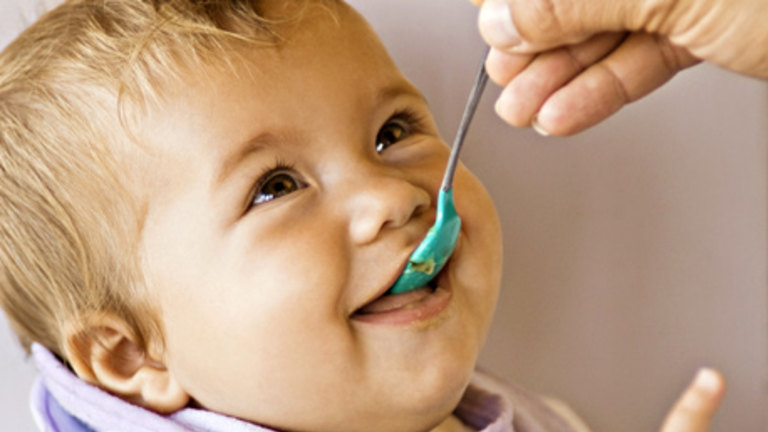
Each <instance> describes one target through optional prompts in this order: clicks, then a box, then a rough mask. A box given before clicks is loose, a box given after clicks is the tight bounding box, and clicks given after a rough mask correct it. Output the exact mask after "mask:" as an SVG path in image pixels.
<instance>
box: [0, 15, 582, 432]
mask: <svg viewBox="0 0 768 432" xmlns="http://www.w3.org/2000/svg"><path fill="white" fill-rule="evenodd" d="M448 150H449V149H448V147H447V146H446V145H445V143H444V142H443V141H442V139H441V138H440V137H439V136H438V133H437V130H436V127H435V124H434V121H433V119H432V116H431V114H430V111H429V108H428V106H427V104H426V102H425V100H424V98H423V97H422V95H421V94H420V93H419V92H418V90H416V89H415V88H414V87H413V86H412V85H411V84H410V83H409V82H408V81H407V80H406V79H405V78H404V77H403V76H402V75H401V73H400V72H399V71H398V69H397V68H396V67H395V65H394V63H393V62H392V60H391V59H390V58H389V56H388V54H387V53H386V51H385V49H384V47H383V46H382V45H381V43H380V42H379V40H378V39H377V37H376V35H375V34H374V33H373V32H372V30H371V29H370V28H369V27H368V25H367V24H366V22H365V21H364V20H363V18H361V17H360V16H359V15H358V14H357V13H356V12H355V11H354V10H352V9H351V8H350V7H349V6H347V5H345V4H344V3H342V2H341V1H335V0H307V1H299V0H296V1H280V0H273V1H262V0H251V1H246V0H241V1H237V0H228V1H224V0H222V1H216V2H208V1H195V0H187V1H182V0H144V1H138V0H133V1H129V0H123V1H121V0H113V1H104V0H71V1H68V2H66V3H65V4H63V5H62V6H60V7H58V8H57V9H55V10H53V11H52V12H50V13H48V14H47V15H46V16H44V17H43V18H42V19H40V20H39V21H38V22H37V23H35V24H34V25H33V26H32V27H31V28H29V29H28V30H27V31H26V32H25V33H23V34H22V35H21V36H20V37H19V38H18V39H17V40H16V41H15V42H14V43H12V44H11V45H10V46H9V47H8V48H7V49H6V50H5V52H3V53H2V55H1V56H0V239H1V240H0V264H1V267H0V298H1V299H2V305H3V307H4V309H5V312H6V314H7V315H8V318H9V321H10V323H11V325H12V327H13V329H14V330H15V331H16V333H17V334H18V337H19V339H20V341H21V343H22V344H23V346H24V347H26V348H27V349H31V351H32V353H33V355H34V358H35V361H36V363H37V365H38V367H39V368H40V370H41V380H40V381H39V382H38V383H37V385H36V387H35V389H34V390H33V396H32V397H33V401H32V402H33V408H34V411H35V416H36V420H37V422H38V424H39V426H40V427H41V429H43V430H46V431H49V430H55V431H90V430H96V431H101V430H109V431H126V432H128V431H131V432H135V431H154V432H157V431H189V430H193V431H198V430H200V431H202V430H205V431H264V430H290V431H334V432H339V431H466V430H473V431H474V430H485V431H511V430H515V431H518V432H525V431H577V430H584V428H583V425H581V423H580V422H579V421H578V420H577V419H575V418H573V416H572V415H571V414H570V413H569V412H568V411H567V410H566V409H564V408H562V406H560V405H557V404H551V403H546V402H542V401H541V400H539V399H538V398H537V397H535V396H533V395H530V394H528V393H525V392H524V391H522V390H519V389H516V388H513V387H508V386H502V385H501V384H500V383H498V382H497V381H495V380H494V379H492V378H490V377H488V376H487V375H484V374H480V373H477V372H475V371H474V369H475V362H476V359H477V356H478V352H479V350H480V348H481V346H482V344H483V340H484V338H485V336H486V332H487V330H488V327H489V324H490V321H491V316H492V312H493V309H494V305H495V302H496V298H497V292H498V288H499V280H500V270H501V269H500V264H501V246H500V242H501V235H500V229H499V224H498V220H497V218H496V215H495V210H494V207H493V204H492V202H491V199H490V198H489V196H488V194H487V192H486V191H485V189H484V188H483V186H482V185H481V184H480V183H479V181H478V180H477V179H476V178H475V177H473V176H472V174H470V173H469V172H468V171H467V170H466V169H465V168H463V167H460V168H459V170H458V172H457V175H456V179H455V186H454V188H455V189H454V194H455V197H456V205H457V207H458V212H459V214H460V215H461V217H462V220H463V226H462V232H461V237H460V240H459V245H458V247H457V250H456V252H455V253H454V255H453V256H452V258H451V260H450V261H449V263H448V265H447V266H446V268H445V269H444V270H443V271H442V272H440V274H439V275H438V276H437V277H436V278H435V280H433V281H432V282H430V283H429V284H428V286H426V287H424V288H422V289H419V290H416V291H413V292H409V293H405V294H400V295H387V294H386V292H387V290H388V289H389V288H390V287H391V286H392V284H393V283H394V281H395V279H396V278H397V276H398V275H399V273H400V272H401V271H402V269H403V267H404V265H405V263H406V261H407V259H408V257H409V255H410V253H411V252H412V251H413V249H414V248H415V247H416V246H417V244H418V243H419V242H420V240H421V239H422V238H423V237H424V235H425V234H426V232H427V230H428V228H429V227H430V226H431V224H432V223H433V222H434V217H435V204H436V199H437V192H438V189H439V183H440V180H441V175H442V171H443V170H444V168H445V163H446V160H447V156H448ZM513 411H514V416H513ZM513 428H514V429H513Z"/></svg>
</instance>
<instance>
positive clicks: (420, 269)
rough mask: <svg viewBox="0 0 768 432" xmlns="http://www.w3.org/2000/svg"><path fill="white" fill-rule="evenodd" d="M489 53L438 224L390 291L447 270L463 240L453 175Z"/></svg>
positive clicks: (454, 154) (455, 150)
mask: <svg viewBox="0 0 768 432" xmlns="http://www.w3.org/2000/svg"><path fill="white" fill-rule="evenodd" d="M487 56H488V50H487V49H486V51H485V55H483V62H482V64H481V65H480V70H479V71H478V73H477V78H475V84H474V85H473V86H472V92H471V93H470V95H469V100H468V101H467V106H466V107H465V108H464V115H463V116H462V118H461V123H460V124H459V129H458V131H457V132H456V138H455V139H454V140H453V147H452V148H451V156H450V157H449V159H448V166H447V167H446V169H445V175H444V176H443V183H442V185H441V186H440V192H439V194H438V196H437V216H436V218H435V224H434V225H432V227H431V228H430V229H429V231H428V232H427V236H426V237H424V240H422V242H421V244H419V246H418V247H417V248H416V250H414V251H413V253H412V254H411V257H410V259H409V260H408V264H406V266H405V270H403V273H402V274H401V275H400V277H399V278H398V279H397V281H395V284H394V285H392V288H390V290H389V292H388V293H389V294H400V293H404V292H408V291H413V290H415V289H418V288H421V287H423V286H425V285H426V284H427V282H429V281H430V280H431V279H432V278H433V277H435V275H436V274H437V273H438V272H439V271H440V270H442V269H443V266H445V263H446V262H447V261H448V258H450V256H451V254H453V250H454V249H456V242H457V241H458V240H459V231H460V230H461V218H459V215H458V213H456V206H455V205H454V204H453V176H454V173H455V172H456V166H457V165H458V163H459V152H460V151H461V147H462V146H463V144H464V138H465V137H466V135H467V130H468V129H469V124H470V122H471V121H472V117H473V116H474V114H475V111H476V110H477V104H478V102H479V101H480V96H482V94H483V89H485V84H486V83H487V82H488V74H487V73H486V71H485V58H486V57H487Z"/></svg>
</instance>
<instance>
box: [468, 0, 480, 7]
mask: <svg viewBox="0 0 768 432" xmlns="http://www.w3.org/2000/svg"><path fill="white" fill-rule="evenodd" d="M469 1H471V2H472V3H474V5H475V6H480V5H481V4H483V0H469Z"/></svg>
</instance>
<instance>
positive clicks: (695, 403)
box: [661, 369, 725, 432]
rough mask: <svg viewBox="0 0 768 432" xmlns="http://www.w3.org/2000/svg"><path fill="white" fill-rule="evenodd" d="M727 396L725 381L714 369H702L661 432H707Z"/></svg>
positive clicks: (665, 422) (673, 409) (678, 401)
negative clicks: (724, 396)
mask: <svg viewBox="0 0 768 432" xmlns="http://www.w3.org/2000/svg"><path fill="white" fill-rule="evenodd" d="M724 394H725V380H724V379H723V376H722V375H721V374H720V373H719V372H717V371H715V370H713V369H702V370H700V371H699V373H698V374H697V375H696V379H694V381H693V383H691V385H690V386H689V387H688V388H687V389H686V390H685V393H683V395H682V396H680V398H679V399H678V400H677V402H676V403H675V406H674V407H673V408H672V411H670V412H669V414H668V415H667V418H666V420H665V421H664V425H663V426H662V427H661V432H707V430H708V429H709V425H710V423H711V421H712V418H713V417H714V415H715V412H716V411H717V408H718V407H719V406H720V401H721V400H722V399H723V395H724Z"/></svg>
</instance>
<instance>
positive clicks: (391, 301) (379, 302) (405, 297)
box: [359, 287, 431, 314]
mask: <svg viewBox="0 0 768 432" xmlns="http://www.w3.org/2000/svg"><path fill="white" fill-rule="evenodd" d="M430 292H431V289H430V288H428V287H424V288H419V289H417V290H413V291H408V292H404V293H402V294H389V295H384V296H381V297H379V298H377V299H376V300H374V301H373V302H371V303H369V304H367V305H365V306H364V307H363V308H362V309H360V311H359V313H361V314H375V313H382V312H389V311H392V310H395V309H400V308H402V307H406V306H408V305H409V304H414V303H417V302H419V301H420V300H422V299H423V298H424V297H426V296H428V295H429V293H430Z"/></svg>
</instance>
